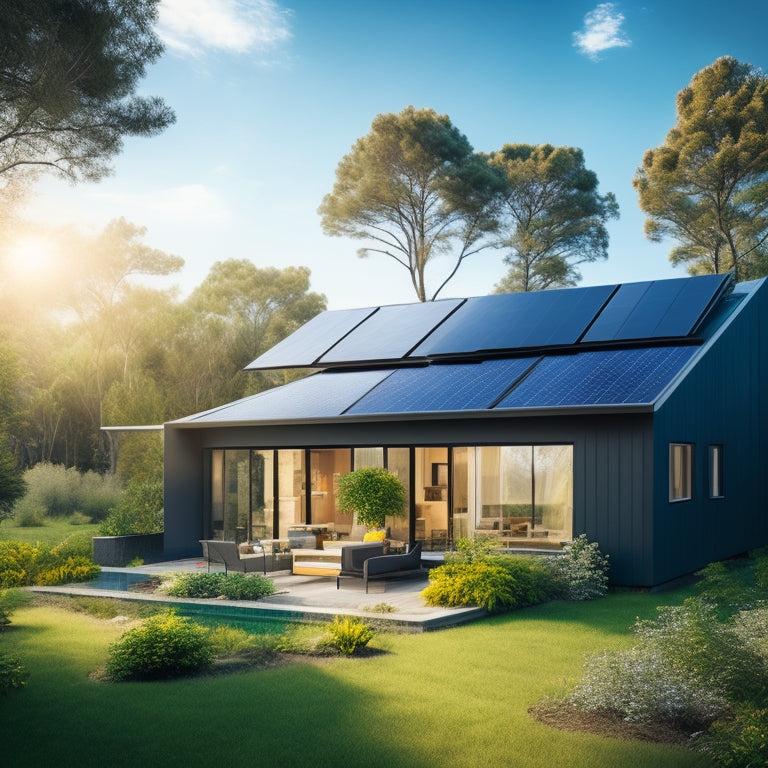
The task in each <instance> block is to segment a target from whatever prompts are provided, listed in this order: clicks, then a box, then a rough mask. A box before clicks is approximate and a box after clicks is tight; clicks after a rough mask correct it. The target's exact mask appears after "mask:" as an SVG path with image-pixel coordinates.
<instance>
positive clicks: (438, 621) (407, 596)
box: [32, 559, 485, 632]
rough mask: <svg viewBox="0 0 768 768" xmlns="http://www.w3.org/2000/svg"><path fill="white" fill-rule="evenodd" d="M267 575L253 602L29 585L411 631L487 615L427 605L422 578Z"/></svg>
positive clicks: (182, 567)
mask: <svg viewBox="0 0 768 768" xmlns="http://www.w3.org/2000/svg"><path fill="white" fill-rule="evenodd" d="M206 571H207V565H206V562H205V561H204V560H200V559H188V560H176V561H173V562H166V563H155V564H153V565H142V566H138V567H135V568H109V567H104V568H102V573H103V574H120V573H124V574H133V575H135V574H139V573H141V574H146V575H147V576H148V577H149V576H159V575H163V574H169V573H178V572H203V573H205V572H206ZM269 578H271V579H273V580H274V582H275V588H276V592H275V594H274V595H270V596H269V597H265V598H262V599H261V600H259V601H257V602H252V601H237V600H202V599H191V598H171V597H168V596H165V595H162V594H157V593H146V592H139V591H129V590H115V589H98V588H94V587H86V586H84V585H82V584H67V585H62V586H57V587H33V588H32V589H33V590H34V591H36V592H48V593H55V594H67V595H73V594H74V595H86V596H90V597H108V598H113V599H122V600H143V601H151V602H157V603H164V604H173V605H183V606H184V611H185V612H189V613H196V612H205V613H206V614H217V615H221V616H222V617H227V618H239V619H254V620H255V619H259V618H268V617H275V618H277V617H287V618H290V619H292V620H295V621H330V620H332V619H333V617H334V616H337V615H340V614H343V615H347V616H360V617H365V618H367V619H370V620H376V621H377V622H387V623H390V624H392V625H393V628H395V627H396V628H398V629H400V630H404V631H409V632H425V631H429V630H434V629H442V628H444V627H450V626H455V625H457V624H463V623H466V622H468V621H473V620H475V619H478V618H480V617H482V616H484V615H485V611H484V610H483V609H480V608H433V607H430V606H427V605H425V604H424V600H423V599H422V597H421V595H420V593H421V591H422V590H423V589H424V588H425V587H426V586H427V584H428V581H427V579H426V578H413V579H393V580H391V581H387V582H385V583H384V582H376V583H371V585H370V588H369V591H368V594H366V593H365V591H364V589H363V582H362V579H361V580H360V582H359V584H358V583H357V582H356V581H353V580H348V581H346V582H343V583H342V588H341V589H338V590H337V589H336V579H335V578H327V577H317V576H294V575H293V574H292V573H290V571H276V572H274V573H270V574H269ZM379 604H386V605H388V606H391V607H392V608H394V610H393V611H390V612H386V613H384V612H381V611H376V610H372V608H374V607H375V606H376V605H379Z"/></svg>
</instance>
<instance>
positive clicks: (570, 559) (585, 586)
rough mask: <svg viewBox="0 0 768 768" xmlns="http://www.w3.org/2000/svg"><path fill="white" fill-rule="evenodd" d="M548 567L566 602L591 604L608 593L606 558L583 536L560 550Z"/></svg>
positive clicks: (595, 544) (596, 546) (594, 544)
mask: <svg viewBox="0 0 768 768" xmlns="http://www.w3.org/2000/svg"><path fill="white" fill-rule="evenodd" d="M552 567H553V570H554V572H555V576H556V578H557V579H558V581H559V582H560V583H561V585H562V589H563V596H564V597H566V598H567V599H568V600H595V599H596V598H599V597H604V596H605V595H606V594H607V592H608V570H609V568H610V565H609V561H608V555H604V554H603V553H602V552H601V551H600V548H599V547H598V545H597V543H596V542H590V541H589V540H588V539H587V537H586V536H585V535H584V534H582V535H581V536H578V537H576V538H575V539H574V540H573V541H571V542H569V543H568V544H566V545H565V546H564V547H563V552H562V554H561V555H558V556H557V557H556V558H554V559H553V562H552Z"/></svg>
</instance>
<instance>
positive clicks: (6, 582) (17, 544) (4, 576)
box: [0, 541, 100, 589]
mask: <svg viewBox="0 0 768 768" xmlns="http://www.w3.org/2000/svg"><path fill="white" fill-rule="evenodd" d="M99 571H100V568H99V566H97V565H95V564H94V563H93V562H92V561H91V560H90V558H87V557H83V556H80V555H74V556H69V555H67V556H62V554H60V553H57V551H56V548H53V549H51V548H50V547H47V546H45V545H41V544H38V545H37V546H33V545H32V544H28V543H27V542H23V541H0V588H6V589H7V588H9V587H28V586H32V585H34V584H40V585H49V586H50V585H53V584H64V583H66V582H69V581H85V580H87V579H92V578H94V577H95V576H96V575H97V574H98V573H99Z"/></svg>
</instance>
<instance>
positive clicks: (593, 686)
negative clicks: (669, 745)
mask: <svg viewBox="0 0 768 768" xmlns="http://www.w3.org/2000/svg"><path fill="white" fill-rule="evenodd" d="M569 703H570V704H572V705H573V706H575V707H577V708H578V709H581V710H584V711H588V712H599V711H604V712H612V713H615V714H618V715H620V716H621V717H622V718H623V719H624V720H627V721H629V722H653V721H664V722H669V723H674V724H678V725H683V726H685V727H689V728H694V729H700V728H704V727H706V726H707V725H709V724H710V723H711V722H712V721H713V720H714V719H715V718H716V717H717V716H718V715H719V714H721V713H722V712H724V711H725V710H726V709H727V707H728V703H727V701H726V699H725V698H724V697H723V696H722V695H719V694H718V693H716V692H715V691H713V690H711V689H709V688H707V687H706V685H704V684H702V683H701V682H700V681H698V680H696V679H695V677H694V676H692V675H689V674H687V673H686V672H685V670H683V669H681V668H680V667H679V666H678V665H677V664H675V662H674V660H672V659H670V658H669V657H668V656H667V654H665V653H664V651H663V649H662V648H661V647H660V645H659V644H656V643H653V642H650V641H648V642H644V643H640V644H638V645H636V646H635V647H633V648H630V649H629V650H628V651H621V652H613V653H605V654H602V655H599V656H593V657H591V658H589V659H587V661H586V662H585V664H584V676H583V678H582V679H581V681H580V682H579V683H578V685H577V686H576V688H575V689H574V690H573V692H572V693H571V695H570V698H569Z"/></svg>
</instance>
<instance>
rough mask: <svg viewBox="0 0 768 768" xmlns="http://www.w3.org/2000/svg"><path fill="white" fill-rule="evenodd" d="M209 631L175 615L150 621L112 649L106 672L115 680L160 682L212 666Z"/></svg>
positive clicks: (145, 622) (130, 632) (111, 647)
mask: <svg viewBox="0 0 768 768" xmlns="http://www.w3.org/2000/svg"><path fill="white" fill-rule="evenodd" d="M212 662H213V650H212V645H211V640H210V638H209V634H208V630H206V629H205V628H204V627H201V626H200V625H199V624H194V623H193V622H190V621H188V620H187V619H184V618H182V617H180V616H177V615H175V614H173V613H167V614H159V615H157V616H152V617H150V618H149V619H146V620H145V621H144V622H143V624H141V626H138V627H134V628H133V629H129V630H128V631H127V632H126V633H125V634H123V636H122V637H121V638H120V640H118V642H117V643H115V644H114V645H112V646H110V648H109V659H108V661H107V667H106V673H107V676H108V677H109V678H111V679H112V680H115V681H121V680H159V679H164V678H170V677H180V676H182V675H188V674H192V673H194V672H198V671H200V670H203V669H205V668H206V667H208V666H210V665H211V663H212Z"/></svg>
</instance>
